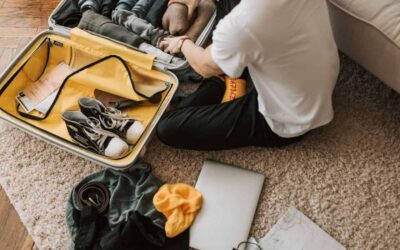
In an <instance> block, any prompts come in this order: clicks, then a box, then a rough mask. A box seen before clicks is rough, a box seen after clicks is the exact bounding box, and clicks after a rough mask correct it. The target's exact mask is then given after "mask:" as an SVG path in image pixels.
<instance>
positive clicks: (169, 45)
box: [159, 36, 187, 55]
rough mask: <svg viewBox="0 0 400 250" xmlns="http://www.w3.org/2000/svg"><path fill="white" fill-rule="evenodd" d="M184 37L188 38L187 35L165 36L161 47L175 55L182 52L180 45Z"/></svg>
mask: <svg viewBox="0 0 400 250" xmlns="http://www.w3.org/2000/svg"><path fill="white" fill-rule="evenodd" d="M183 39H187V36H175V37H174V36H173V37H165V38H164V39H163V40H162V41H161V42H160V46H159V47H160V49H161V50H163V51H164V52H166V53H169V54H172V55H175V54H179V53H181V48H180V47H179V45H180V41H181V40H183Z"/></svg>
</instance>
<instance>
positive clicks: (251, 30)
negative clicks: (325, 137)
mask: <svg viewBox="0 0 400 250" xmlns="http://www.w3.org/2000/svg"><path fill="white" fill-rule="evenodd" d="M175 1H182V2H186V3H187V4H188V6H190V8H192V9H193V8H195V4H196V1H195V0H175ZM236 2H238V1H237V0H236V1H234V0H233V1H232V0H230V1H229V0H220V1H218V2H217V3H216V4H217V9H221V6H232V7H233V6H234V5H235V4H232V3H236ZM161 49H163V50H164V51H166V52H169V53H172V54H175V53H183V55H184V56H185V57H186V59H187V60H188V62H189V64H190V65H191V66H192V68H193V69H194V70H195V71H197V72H198V73H199V74H201V75H202V76H203V77H205V78H210V79H208V80H205V81H204V83H203V84H202V85H201V86H200V88H199V89H198V91H197V92H195V93H194V94H192V95H191V96H189V97H187V99H185V100H183V101H182V102H181V103H180V104H179V105H178V106H177V107H176V109H174V110H172V111H170V112H168V113H166V114H165V115H164V116H163V117H162V119H161V121H160V122H159V125H158V127H157V134H158V137H159V139H160V140H161V141H162V142H164V143H165V144H167V145H170V146H173V147H176V148H185V149H194V150H220V149H231V148H237V147H243V146H264V147H274V146H283V145H288V144H290V143H293V142H297V141H299V140H300V138H302V136H303V135H304V134H306V133H307V132H308V131H310V130H313V129H315V128H318V127H320V126H323V125H326V124H328V123H329V122H330V121H331V120H332V119H333V116H334V112H333V108H332V93H333V89H334V87H335V84H336V81H337V77H338V72H339V57H338V52H337V47H336V44H335V41H334V39H333V34H332V31H331V26H330V22H329V16H328V9H327V5H326V2H325V1H324V0H295V1H294V0H280V1H276V0H262V1H260V0H242V1H241V2H240V3H239V4H237V5H236V7H234V8H233V10H232V11H231V12H230V13H229V14H227V15H226V16H225V17H224V18H222V20H221V21H220V22H219V24H218V26H217V28H216V30H215V31H214V33H213V42H212V44H211V45H210V46H209V47H207V48H206V49H203V48H201V47H198V46H196V45H195V44H194V43H193V42H192V41H190V39H188V38H187V37H186V36H178V37H170V38H164V40H163V41H162V42H161ZM246 68H248V71H249V74H250V77H251V79H252V81H253V84H254V87H255V88H254V89H253V90H251V91H250V92H249V93H247V94H246V95H244V96H242V97H240V98H238V99H235V100H233V101H229V102H224V103H221V99H222V96H223V95H224V91H225V84H224V82H223V81H222V80H220V79H219V78H217V77H214V76H218V75H221V74H222V73H225V74H226V75H228V76H230V77H239V76H241V75H242V73H243V72H244V70H245V69H246Z"/></svg>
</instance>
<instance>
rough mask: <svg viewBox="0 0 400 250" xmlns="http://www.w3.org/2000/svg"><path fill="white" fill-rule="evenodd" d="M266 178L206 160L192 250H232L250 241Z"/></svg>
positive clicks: (198, 185)
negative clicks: (201, 198)
mask: <svg viewBox="0 0 400 250" xmlns="http://www.w3.org/2000/svg"><path fill="white" fill-rule="evenodd" d="M264 179H265V177H264V175H262V174H259V173H256V172H253V171H250V170H246V169H242V168H238V167H233V166H230V165H226V164H222V163H217V162H214V161H205V162H204V165H203V168H202V170H201V173H200V175H199V178H198V180H197V183H196V188H197V189H198V190H199V191H200V192H201V193H202V194H203V206H202V208H201V210H200V213H199V214H198V215H197V217H196V220H195V221H194V223H193V225H192V227H191V229H190V247H192V248H194V249H199V250H225V249H226V250H231V249H232V248H234V247H236V246H237V245H238V244H239V243H240V242H242V241H246V240H247V238H248V235H249V232H250V227H251V225H252V221H253V217H254V213H255V211H256V208H257V203H258V199H259V197H260V193H261V190H262V187H263V184H264Z"/></svg>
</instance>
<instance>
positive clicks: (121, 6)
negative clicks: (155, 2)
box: [115, 0, 138, 11]
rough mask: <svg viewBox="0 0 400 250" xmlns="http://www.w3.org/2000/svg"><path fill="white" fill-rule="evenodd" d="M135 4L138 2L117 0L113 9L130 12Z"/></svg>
mask: <svg viewBox="0 0 400 250" xmlns="http://www.w3.org/2000/svg"><path fill="white" fill-rule="evenodd" d="M137 2H138V0H118V2H117V6H116V8H115V9H117V10H129V11H131V10H132V8H133V6H135V4H136V3H137Z"/></svg>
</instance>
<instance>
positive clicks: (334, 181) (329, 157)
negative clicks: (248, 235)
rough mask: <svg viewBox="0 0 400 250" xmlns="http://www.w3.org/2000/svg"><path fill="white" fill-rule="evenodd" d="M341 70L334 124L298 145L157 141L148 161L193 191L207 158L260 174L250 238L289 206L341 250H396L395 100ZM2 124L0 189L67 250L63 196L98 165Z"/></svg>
mask: <svg viewBox="0 0 400 250" xmlns="http://www.w3.org/2000/svg"><path fill="white" fill-rule="evenodd" d="M342 67H343V70H342V72H341V76H340V80H339V84H338V86H337V88H336V91H335V95H334V103H335V111H336V117H335V120H334V122H332V123H331V124H330V125H329V126H327V127H324V128H322V129H319V130H318V131H315V132H313V133H311V134H310V135H309V136H308V137H307V138H306V139H304V141H302V142H301V143H299V144H297V145H294V146H290V147H287V148H283V149H272V150H271V149H262V148H245V149H240V150H234V151H225V152H206V153H203V152H193V151H181V150H174V149H171V148H169V147H167V146H164V145H162V144H161V143H160V142H159V141H157V140H156V139H154V140H153V141H152V143H151V144H150V147H149V149H148V152H147V155H146V160H147V161H148V162H149V163H151V164H152V165H153V167H154V172H155V174H156V175H157V176H158V177H160V178H161V179H164V180H165V181H168V182H186V183H190V184H194V183H195V179H196V177H197V175H198V173H199V171H200V167H201V165H202V161H203V160H204V159H206V158H210V159H215V160H218V161H222V162H226V163H231V164H235V165H239V166H243V167H246V168H249V169H252V170H255V171H259V172H262V173H264V174H265V176H266V178H267V182H266V185H265V187H264V192H263V193H262V197H261V200H260V203H259V209H258V211H257V214H256V218H255V221H254V227H253V229H252V234H254V235H255V236H256V237H257V238H259V237H262V236H263V235H264V234H265V233H266V232H267V231H268V230H269V229H270V228H271V226H272V225H273V224H274V223H275V222H276V221H277V219H278V217H279V215H280V214H282V213H283V212H284V211H285V210H286V209H287V208H288V206H289V205H294V206H295V207H297V208H298V209H299V210H301V211H302V212H304V213H305V214H306V215H307V216H309V217H310V218H311V219H312V220H313V221H315V222H316V223H317V224H318V225H320V226H321V227H322V228H323V229H324V230H326V231H327V232H328V233H329V234H331V235H332V236H333V237H334V238H336V239H337V240H338V241H339V242H341V243H342V244H344V245H345V246H346V247H347V248H348V249H398V248H399V245H400V209H399V203H400V95H398V94H396V93H394V92H393V91H391V90H390V89H389V88H387V87H385V86H384V85H383V84H381V83H380V82H379V81H378V80H377V79H376V78H374V77H373V76H371V75H370V74H368V73H366V72H365V71H364V70H363V69H361V68H360V67H359V66H357V65H355V64H354V63H352V62H351V61H349V60H348V59H346V58H342ZM0 125H1V126H0V175H1V179H0V184H1V185H2V186H3V187H4V189H5V190H6V192H7V194H8V195H9V197H10V200H11V201H12V203H13V204H14V206H15V208H16V210H17V211H18V213H19V214H20V216H21V219H22V221H23V222H24V224H25V225H26V226H27V228H28V230H29V232H30V233H31V235H32V236H33V239H34V240H35V241H36V243H37V245H38V246H39V247H40V248H42V249H66V248H67V242H68V234H67V231H66V227H65V224H64V202H65V200H66V197H67V194H68V192H69V190H70V189H71V187H72V185H73V184H74V183H76V182H77V181H79V180H80V179H81V178H83V177H84V176H86V175H88V174H90V173H93V172H95V171H97V170H100V169H101V168H100V167H98V166H95V165H94V164H92V163H90V162H88V161H85V160H82V159H80V158H78V157H76V156H74V155H71V154H69V153H66V152H64V151H63V150H60V149H58V148H55V147H53V146H50V145H48V144H46V143H44V142H42V141H39V140H37V139H35V138H33V137H32V136H29V135H27V134H25V133H23V132H21V131H19V130H18V129H15V128H12V127H10V126H8V125H6V124H4V123H1V124H0ZM221 250H223V249H221Z"/></svg>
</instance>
